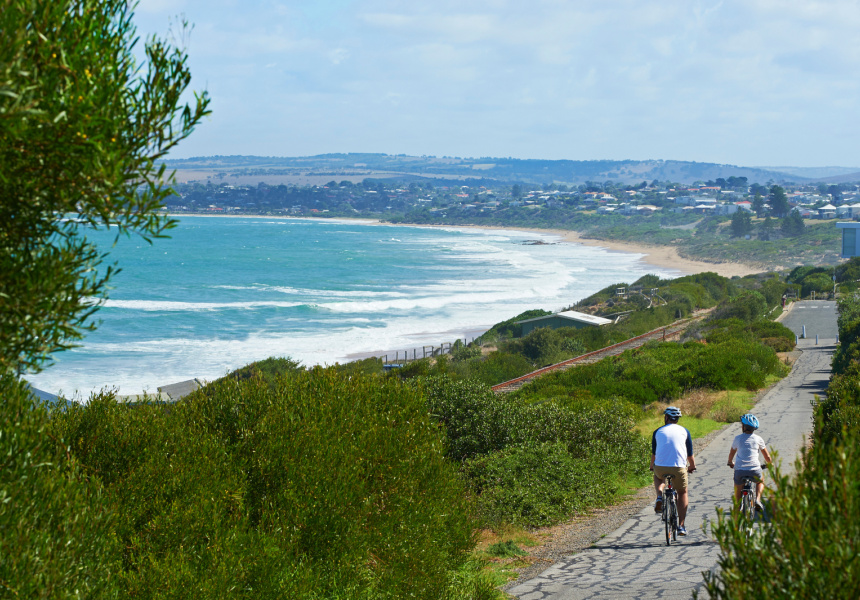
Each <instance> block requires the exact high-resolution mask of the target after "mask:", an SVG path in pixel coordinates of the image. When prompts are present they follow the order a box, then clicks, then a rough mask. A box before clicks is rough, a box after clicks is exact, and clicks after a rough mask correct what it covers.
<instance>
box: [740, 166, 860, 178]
mask: <svg viewBox="0 0 860 600" xmlns="http://www.w3.org/2000/svg"><path fill="white" fill-rule="evenodd" d="M754 168H756V169H762V170H765V171H775V172H777V173H786V174H788V175H792V176H796V177H803V178H804V179H816V180H818V179H820V180H825V179H826V180H831V179H838V178H841V177H853V178H854V179H851V180H850V181H858V174H860V167H754Z"/></svg>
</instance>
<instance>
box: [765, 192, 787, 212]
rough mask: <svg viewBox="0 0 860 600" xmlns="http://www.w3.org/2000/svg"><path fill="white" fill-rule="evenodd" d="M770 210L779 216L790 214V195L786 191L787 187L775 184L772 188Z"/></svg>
mask: <svg viewBox="0 0 860 600" xmlns="http://www.w3.org/2000/svg"><path fill="white" fill-rule="evenodd" d="M769 201H770V210H771V212H773V214H774V215H776V216H777V217H784V216H786V215H787V214H788V210H789V206H788V196H787V195H786V193H785V188H783V187H782V186H779V185H774V186H772V187H771V188H770V196H769Z"/></svg>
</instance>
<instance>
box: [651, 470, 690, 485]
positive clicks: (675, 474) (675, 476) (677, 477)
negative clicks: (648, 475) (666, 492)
mask: <svg viewBox="0 0 860 600" xmlns="http://www.w3.org/2000/svg"><path fill="white" fill-rule="evenodd" d="M666 475H671V476H672V487H673V488H675V489H676V490H678V491H679V492H683V491H684V490H686V489H687V467H658V466H657V465H654V477H656V478H657V479H659V480H660V481H665V480H666Z"/></svg>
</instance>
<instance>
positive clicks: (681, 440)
mask: <svg viewBox="0 0 860 600" xmlns="http://www.w3.org/2000/svg"><path fill="white" fill-rule="evenodd" d="M651 454H653V455H654V466H657V467H686V466H687V457H688V456H693V438H692V437H690V432H689V431H688V430H687V428H686V427H681V426H680V425H678V424H677V423H669V424H667V425H663V426H662V427H660V428H659V429H657V430H656V431H655V432H654V434H653V435H652V436H651Z"/></svg>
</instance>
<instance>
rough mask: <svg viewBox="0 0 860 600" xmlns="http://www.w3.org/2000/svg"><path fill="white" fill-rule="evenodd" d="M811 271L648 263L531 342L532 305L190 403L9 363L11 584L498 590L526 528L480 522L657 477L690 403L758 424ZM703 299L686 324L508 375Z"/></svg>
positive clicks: (158, 593) (237, 593) (543, 516)
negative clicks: (37, 401)
mask: <svg viewBox="0 0 860 600" xmlns="http://www.w3.org/2000/svg"><path fill="white" fill-rule="evenodd" d="M790 285H792V284H788V283H786V282H784V281H781V280H780V279H779V278H775V277H774V276H760V277H755V278H744V279H740V280H728V279H725V278H723V277H719V276H717V275H714V274H700V275H696V276H690V277H684V278H680V279H676V280H660V279H658V278H656V277H654V276H647V277H645V278H642V279H641V280H640V281H639V282H636V283H635V285H631V286H628V285H627V284H618V285H616V286H609V287H608V288H606V289H605V290H601V291H600V292H598V293H597V294H594V295H593V296H592V297H590V298H587V299H585V300H583V301H581V302H579V303H577V304H576V305H575V306H574V307H573V308H574V309H576V310H580V311H587V312H591V313H593V314H603V315H611V314H618V313H621V314H624V315H626V316H625V318H624V319H622V320H620V321H619V322H618V323H616V324H614V325H608V326H605V327H601V328H589V329H581V330H574V329H564V330H549V329H538V330H536V331H534V332H531V333H529V334H528V335H526V336H523V337H517V335H518V334H520V333H521V331H518V330H517V325H516V321H517V320H519V319H512V320H510V321H508V322H506V323H501V324H499V325H497V326H496V327H495V328H493V330H491V331H490V332H488V334H487V336H486V338H487V339H485V340H482V342H483V344H484V346H482V345H481V344H473V345H470V346H465V345H462V344H461V345H457V346H455V347H454V349H453V352H452V355H451V356H450V357H445V358H439V359H437V360H435V361H432V362H431V361H429V360H421V361H414V362H412V363H409V364H408V365H407V366H405V367H404V368H402V369H395V370H392V371H387V370H385V369H384V368H383V365H382V363H381V361H379V360H378V359H367V360H364V361H358V362H354V363H349V364H346V365H335V366H332V367H328V368H319V367H316V368H312V369H306V368H304V367H302V366H301V365H299V364H297V363H295V362H294V361H291V360H289V359H276V358H272V359H268V360H266V361H261V362H259V363H254V364H252V365H248V366H247V367H244V368H242V369H239V370H238V371H236V372H235V373H233V374H231V375H229V376H227V377H225V378H223V379H221V380H219V381H216V382H214V383H212V384H210V385H207V386H206V387H204V388H202V389H200V390H198V391H197V392H195V393H194V394H193V395H192V396H189V397H187V398H186V399H185V400H183V401H182V402H180V403H177V404H174V405H169V406H165V405H159V404H150V403H143V404H140V405H137V406H134V407H132V406H127V405H122V404H119V403H117V402H116V400H115V399H114V398H113V397H112V396H110V395H100V396H95V397H93V398H92V399H91V400H90V401H89V403H88V404H86V405H77V404H64V405H62V406H59V407H54V408H52V409H50V410H49V409H46V408H44V407H36V406H34V405H33V403H32V400H30V399H29V397H28V394H27V392H26V391H25V390H24V388H22V387H21V386H20V385H19V384H17V383H16V382H15V381H14V380H13V379H11V378H6V379H3V381H2V385H3V389H2V390H0V391H2V393H3V397H4V398H6V399H7V400H6V401H4V403H3V404H2V405H0V411H2V419H3V423H4V425H3V431H4V432H6V431H14V435H6V434H4V435H3V436H0V446H2V447H0V452H2V455H3V456H6V457H8V458H7V459H6V460H7V462H6V464H5V466H4V469H3V471H2V475H0V477H2V478H3V486H2V488H0V489H2V490H4V491H3V493H4V494H5V495H4V498H5V499H6V501H5V502H3V503H0V525H2V527H0V532H2V533H0V551H2V552H3V556H6V557H8V558H7V559H6V560H4V561H0V581H2V582H3V584H4V585H6V586H8V587H7V589H10V590H13V591H14V592H15V593H16V594H18V595H20V596H27V595H32V593H31V592H33V590H55V591H56V593H55V594H50V595H52V596H56V597H66V596H69V597H71V596H72V595H74V592H70V591H69V590H84V592H82V594H83V595H85V596H87V597H93V598H101V597H117V596H123V597H124V596H136V597H151V598H156V597H164V596H169V595H171V594H174V593H176V594H178V595H183V594H184V593H185V592H186V591H187V592H188V593H191V592H192V591H193V593H194V595H195V597H201V598H207V597H212V598H214V597H219V598H220V597H225V596H230V597H254V598H267V597H285V596H288V597H296V598H322V597H326V598H368V599H375V598H388V597H392V598H394V597H397V598H399V597H405V596H410V597H417V598H452V599H454V598H498V597H499V592H497V591H496V589H495V586H496V585H498V584H499V583H500V581H499V578H500V577H501V578H504V577H506V576H507V575H505V574H504V569H503V568H502V569H501V570H498V569H496V570H493V569H490V570H488V569H486V568H485V564H487V563H488V562H490V563H492V564H496V563H498V564H507V565H510V564H512V561H513V562H515V561H518V560H521V559H520V558H518V557H517V556H516V555H517V553H518V551H519V550H522V548H523V544H524V541H523V539H526V538H523V539H520V538H519V537H518V538H517V540H519V541H515V540H514V538H513V537H505V535H504V534H500V535H497V536H496V537H495V538H494V539H495V541H494V542H493V544H495V545H494V546H493V547H492V548H490V547H489V546H488V547H487V548H484V549H483V550H480V551H477V552H476V551H475V548H476V543H477V536H478V532H479V530H481V529H482V528H483V529H486V528H491V529H492V530H494V531H496V532H508V531H512V530H517V531H523V530H524V529H526V530H527V529H532V528H536V527H542V526H546V525H552V524H555V523H559V522H561V521H564V520H566V519H569V518H571V517H572V516H573V515H575V514H581V513H583V512H585V511H587V510H588V509H590V508H593V507H598V506H602V505H605V504H607V503H610V502H613V501H614V500H616V499H618V498H620V497H622V496H623V495H624V494H626V493H627V492H628V491H629V490H631V489H634V488H637V487H640V486H642V485H644V484H646V483H647V481H648V478H649V474H648V471H647V464H648V442H647V437H648V436H649V435H650V431H651V430H652V429H653V428H654V423H653V421H654V420H655V419H657V418H658V415H659V414H660V411H661V409H662V407H664V406H665V405H666V403H668V402H673V403H681V404H682V405H683V406H684V410H685V411H686V412H687V414H688V415H689V417H688V418H687V424H688V426H690V427H691V429H693V430H694V431H697V432H703V433H704V432H706V431H709V430H710V429H711V428H713V427H719V426H720V425H721V424H722V423H725V422H729V421H733V420H736V419H737V417H738V416H739V415H740V414H742V413H743V412H746V410H747V409H748V407H749V404H750V402H751V399H752V397H753V395H754V393H755V392H754V390H756V389H758V388H760V387H762V386H764V385H767V384H768V383H770V382H771V381H773V380H774V379H775V378H777V377H780V376H781V375H782V374H784V372H785V370H786V367H785V365H784V363H783V362H782V361H780V360H779V358H778V357H777V354H776V351H777V350H784V349H786V348H790V347H791V346H792V345H793V340H794V338H793V335H792V334H791V333H790V332H788V331H787V330H786V329H785V328H784V327H782V326H781V325H779V324H776V323H773V322H772V321H769V320H767V319H766V315H768V314H773V309H774V308H775V307H777V306H778V305H779V301H780V299H781V297H782V293H784V290H785V289H787V288H786V287H785V286H790ZM618 288H624V289H626V292H625V293H623V294H619V293H618V291H617V290H618ZM639 288H641V290H642V291H641V292H639V291H638V290H639ZM655 289H656V291H654V290H655ZM774 302H775V303H776V304H772V303H774ZM702 308H709V309H713V310H712V311H711V312H710V316H708V317H707V318H705V319H704V320H702V321H699V322H697V323H696V324H695V326H693V327H691V328H689V329H688V331H687V333H686V334H685V337H684V339H682V340H681V341H680V342H666V343H656V342H655V343H649V344H646V345H645V346H643V347H640V348H638V349H637V350H635V351H627V352H624V353H623V354H621V355H618V356H616V357H613V358H610V359H605V360H603V361H600V362H598V363H595V364H592V365H585V366H581V367H577V368H574V369H570V370H568V371H565V372H560V373H555V374H552V375H547V376H545V377H543V378H540V379H538V380H536V381H534V382H533V383H531V384H529V385H527V386H526V387H524V388H522V389H521V390H520V391H518V392H516V393H512V394H507V395H496V394H494V393H493V392H492V391H491V390H490V388H489V385H488V384H489V383H498V382H499V381H500V380H502V379H505V378H508V376H509V375H510V374H511V373H516V374H521V373H522V372H525V371H528V370H531V369H533V368H534V367H535V366H540V365H542V364H543V363H544V361H555V360H558V359H560V358H564V357H568V356H570V355H576V354H581V353H582V352H584V351H588V350H592V349H597V348H600V347H603V346H605V345H608V344H611V343H614V342H618V341H622V340H623V339H626V338H628V337H631V336H633V335H637V334H639V333H642V332H645V331H648V330H651V329H654V328H656V327H660V326H662V325H665V324H667V323H669V322H671V321H673V320H675V319H677V318H678V317H679V316H681V317H684V316H688V315H691V314H693V312H694V311H698V310H700V309H702ZM532 314H534V313H529V315H526V316H531V315H532ZM521 316H522V315H521ZM846 318H848V317H847V316H846ZM490 347H492V348H494V349H492V350H490ZM493 369H495V371H493ZM506 369H507V370H506ZM491 375H492V378H491ZM597 473H600V474H601V485H600V486H594V485H593V481H594V477H595V474H597ZM607 473H611V474H612V475H607ZM69 540H74V543H68V541H69ZM14 548H32V552H14V551H13V549H14ZM518 549H519V550H518ZM46 557H47V558H46ZM500 561H501V562H500ZM176 590H182V593H179V592H175V591H176ZM13 595H15V594H14V593H13Z"/></svg>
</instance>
